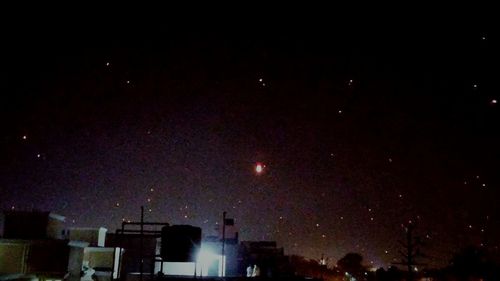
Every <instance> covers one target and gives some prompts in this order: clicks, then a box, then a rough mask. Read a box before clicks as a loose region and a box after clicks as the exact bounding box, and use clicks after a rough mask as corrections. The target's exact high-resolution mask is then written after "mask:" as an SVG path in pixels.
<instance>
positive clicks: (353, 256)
mask: <svg viewBox="0 0 500 281" xmlns="http://www.w3.org/2000/svg"><path fill="white" fill-rule="evenodd" d="M362 262H363V256H361V255H360V254H358V253H348V254H346V255H345V256H344V257H343V258H341V259H340V260H339V261H338V262H337V266H338V268H339V269H340V270H341V271H342V272H343V273H347V274H349V275H352V276H353V277H354V278H356V280H358V281H359V280H365V279H366V278H365V267H364V266H363V264H362Z"/></svg>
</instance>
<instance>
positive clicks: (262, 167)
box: [255, 163, 264, 174]
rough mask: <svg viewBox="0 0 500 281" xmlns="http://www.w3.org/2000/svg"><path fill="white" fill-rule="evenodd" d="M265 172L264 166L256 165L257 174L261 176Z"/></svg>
mask: <svg viewBox="0 0 500 281" xmlns="http://www.w3.org/2000/svg"><path fill="white" fill-rule="evenodd" d="M263 171H264V165H262V164H261V163H257V164H256V165H255V172H256V173H257V174H260V173H262V172H263Z"/></svg>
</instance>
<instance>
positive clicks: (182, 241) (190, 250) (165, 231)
mask: <svg viewBox="0 0 500 281" xmlns="http://www.w3.org/2000/svg"><path fill="white" fill-rule="evenodd" d="M200 246H201V228H199V227H195V226H191V225H172V226H164V227H163V228H162V229H161V258H162V259H163V261H167V262H195V261H196V257H197V255H198V251H199V249H200Z"/></svg>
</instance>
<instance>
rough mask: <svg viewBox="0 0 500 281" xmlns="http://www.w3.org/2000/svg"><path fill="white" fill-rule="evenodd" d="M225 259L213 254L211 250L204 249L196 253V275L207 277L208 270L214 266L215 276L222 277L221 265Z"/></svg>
mask: <svg viewBox="0 0 500 281" xmlns="http://www.w3.org/2000/svg"><path fill="white" fill-rule="evenodd" d="M225 261H226V260H225V258H223V257H222V256H221V255H218V254H215V253H214V252H213V251H212V250H211V249H209V248H204V247H202V249H201V250H200V252H199V253H198V258H197V262H196V273H197V275H198V276H209V275H208V273H209V269H210V268H213V267H214V266H216V267H217V276H219V277H222V276H224V274H223V273H222V264H223V263H225Z"/></svg>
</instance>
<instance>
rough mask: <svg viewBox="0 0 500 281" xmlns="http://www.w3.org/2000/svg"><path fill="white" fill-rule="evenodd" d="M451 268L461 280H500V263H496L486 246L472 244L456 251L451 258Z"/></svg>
mask: <svg viewBox="0 0 500 281" xmlns="http://www.w3.org/2000/svg"><path fill="white" fill-rule="evenodd" d="M450 269H451V271H452V273H453V274H455V275H456V276H457V277H458V278H459V280H469V278H482V279H484V280H500V279H499V278H500V276H499V272H498V265H495V262H494V261H493V258H492V257H491V256H490V254H489V253H488V251H487V250H486V248H482V247H481V248H477V247H473V246H470V247H467V248H464V249H463V250H461V251H460V252H458V253H456V254H455V255H454V256H453V258H452V260H451V266H450Z"/></svg>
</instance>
